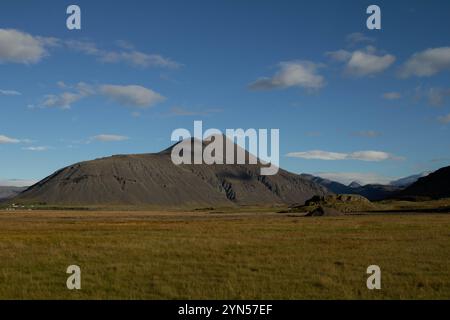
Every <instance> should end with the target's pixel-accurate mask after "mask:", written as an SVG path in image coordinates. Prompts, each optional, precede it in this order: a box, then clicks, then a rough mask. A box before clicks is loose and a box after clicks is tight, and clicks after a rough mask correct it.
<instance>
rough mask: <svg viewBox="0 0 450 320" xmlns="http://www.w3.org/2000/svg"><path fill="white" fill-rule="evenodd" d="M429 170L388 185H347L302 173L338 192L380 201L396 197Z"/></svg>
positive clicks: (357, 183) (354, 183)
mask: <svg viewBox="0 0 450 320" xmlns="http://www.w3.org/2000/svg"><path fill="white" fill-rule="evenodd" d="M427 174H428V172H424V173H420V174H416V175H412V176H409V177H405V178H402V179H398V180H395V181H392V182H391V183H390V184H388V185H383V184H367V185H361V184H360V183H359V182H357V181H354V182H352V183H350V184H349V185H345V184H342V183H339V182H336V181H331V180H328V179H324V178H321V177H316V176H313V175H309V174H302V176H303V177H305V178H306V179H310V180H311V181H314V182H316V183H318V184H320V185H322V186H324V187H326V188H327V189H328V190H329V191H331V192H333V193H336V194H359V195H361V196H364V197H366V198H367V199H369V200H370V201H378V200H383V199H386V198H391V197H395V196H396V195H397V194H399V192H400V191H402V190H403V189H405V188H406V187H408V186H410V185H412V184H413V183H415V182H416V181H417V180H418V179H419V178H421V177H424V176H426V175H427Z"/></svg>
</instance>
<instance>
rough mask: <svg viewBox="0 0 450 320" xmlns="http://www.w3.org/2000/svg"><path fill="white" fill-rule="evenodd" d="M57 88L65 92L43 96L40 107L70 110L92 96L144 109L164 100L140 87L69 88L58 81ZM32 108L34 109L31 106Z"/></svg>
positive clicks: (69, 86)
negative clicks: (76, 103)
mask: <svg viewBox="0 0 450 320" xmlns="http://www.w3.org/2000/svg"><path fill="white" fill-rule="evenodd" d="M57 85H58V87H59V88H61V89H64V90H65V91H64V92H62V93H59V94H48V95H45V96H44V99H43V101H42V103H41V104H40V105H41V106H42V107H56V108H61V109H70V108H71V106H72V104H74V103H75V102H77V101H79V100H81V99H84V98H86V97H89V96H92V95H102V96H104V97H106V98H109V99H110V100H112V101H115V102H117V103H118V104H120V105H124V106H131V107H136V108H141V109H145V108H148V107H151V106H153V105H155V104H157V103H159V102H162V101H164V100H165V99H166V98H165V97H163V96H162V95H160V94H159V93H157V92H155V91H153V90H151V89H149V88H145V87H143V86H140V85H112V84H103V85H99V86H93V85H90V84H87V83H84V82H79V83H78V84H76V85H74V86H71V85H67V84H66V83H64V82H62V81H59V82H58V83H57ZM32 108H35V106H34V105H32Z"/></svg>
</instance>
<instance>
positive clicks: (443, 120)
mask: <svg viewBox="0 0 450 320" xmlns="http://www.w3.org/2000/svg"><path fill="white" fill-rule="evenodd" d="M438 121H439V122H441V123H444V124H448V123H450V113H449V114H447V115H445V116H440V117H438Z"/></svg>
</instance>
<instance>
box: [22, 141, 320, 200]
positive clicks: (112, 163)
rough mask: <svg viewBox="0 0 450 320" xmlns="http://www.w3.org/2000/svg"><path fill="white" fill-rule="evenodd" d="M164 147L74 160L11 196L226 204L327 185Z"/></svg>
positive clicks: (296, 195)
mask: <svg viewBox="0 0 450 320" xmlns="http://www.w3.org/2000/svg"><path fill="white" fill-rule="evenodd" d="M170 150H171V148H170V149H167V150H165V151H163V152H160V153H156V154H140V155H117V156H112V157H108V158H102V159H97V160H93V161H86V162H81V163H77V164H74V165H72V166H69V167H66V168H64V169H61V170H59V171H57V172H55V173H54V174H53V175H51V176H49V177H47V178H45V179H44V180H42V181H40V182H38V183H37V184H35V185H34V186H32V187H30V188H29V189H28V190H26V191H25V192H24V193H22V194H20V195H19V196H18V197H17V198H16V199H15V200H14V201H16V202H19V203H20V202H22V203H24V202H28V203H45V204H59V205H114V204H123V205H155V206H170V207H176V206H201V205H202V206H203V205H205V206H206V205H208V206H229V205H272V204H294V203H303V202H304V201H306V200H307V199H309V198H311V197H312V196H314V195H324V194H326V193H327V190H326V189H325V188H323V187H321V186H319V185H318V184H316V183H314V182H312V181H309V180H307V179H304V178H303V177H301V176H299V175H296V174H293V173H289V172H287V171H285V170H282V169H280V170H279V172H278V174H276V175H274V176H261V175H260V165H259V164H258V165H248V164H247V165H179V166H176V165H174V164H173V163H172V161H171V158H170Z"/></svg>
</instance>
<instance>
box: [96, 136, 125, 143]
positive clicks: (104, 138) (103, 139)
mask: <svg viewBox="0 0 450 320" xmlns="http://www.w3.org/2000/svg"><path fill="white" fill-rule="evenodd" d="M91 139H92V140H96V141H100V142H118V141H125V140H128V139H129V138H128V137H125V136H119V135H115V134H100V135H98V136H95V137H92V138H91Z"/></svg>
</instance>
